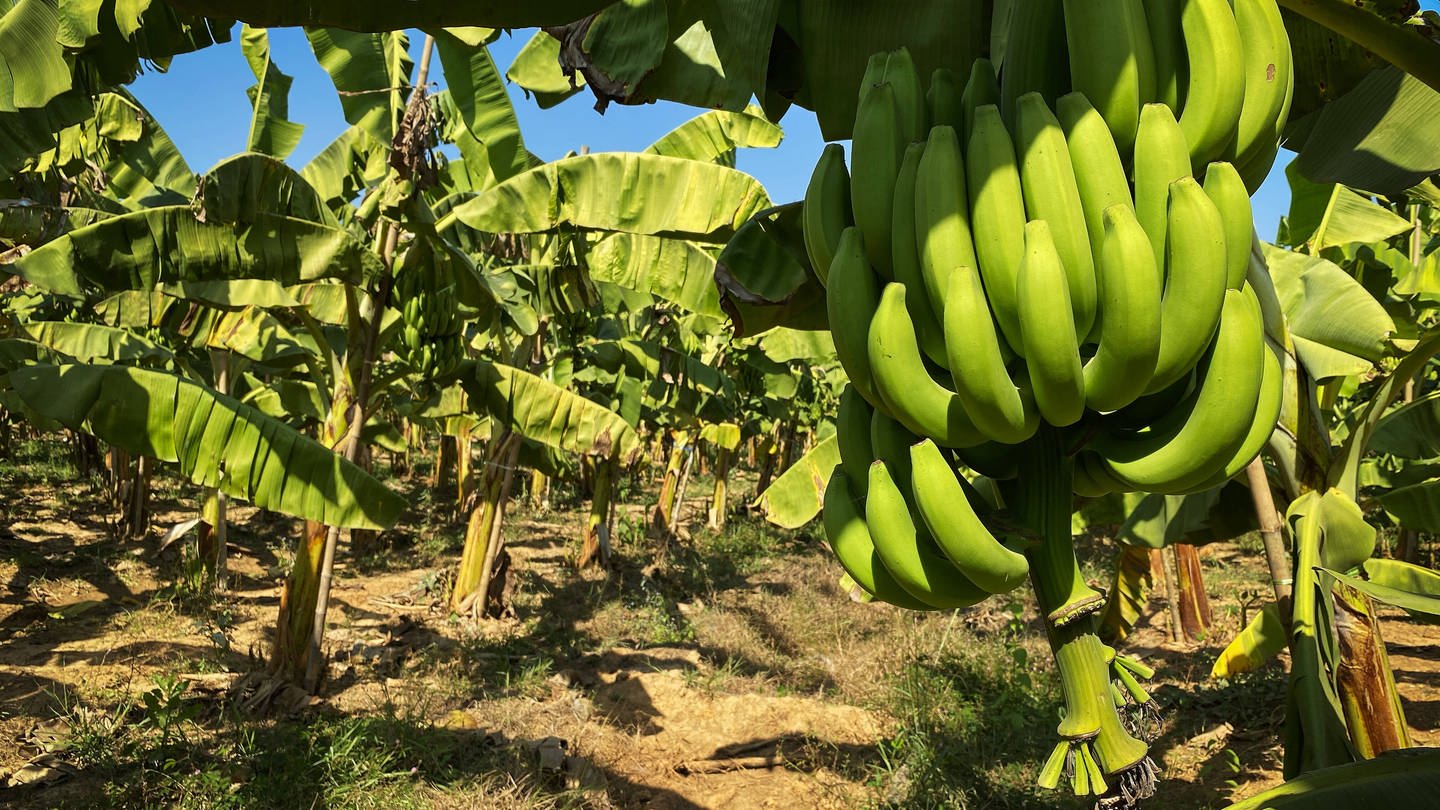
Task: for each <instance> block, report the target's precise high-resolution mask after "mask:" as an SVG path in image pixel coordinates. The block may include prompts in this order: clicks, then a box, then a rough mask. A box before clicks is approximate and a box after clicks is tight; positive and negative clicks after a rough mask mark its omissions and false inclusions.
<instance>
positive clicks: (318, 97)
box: [132, 0, 1440, 239]
mask: <svg viewBox="0 0 1440 810" xmlns="http://www.w3.org/2000/svg"><path fill="white" fill-rule="evenodd" d="M1421 5H1422V6H1423V7H1425V8H1429V9H1440V0H1424V2H1422V3H1421ZM529 35H530V32H528V31H523V32H517V33H515V34H506V35H502V36H501V38H500V40H499V41H498V42H496V43H495V44H493V45H492V46H491V53H492V55H493V56H494V58H495V61H496V64H497V65H498V66H499V67H500V69H501V71H502V72H503V71H504V70H505V68H506V67H508V66H509V64H510V62H511V61H512V60H513V59H514V57H515V54H516V53H517V52H518V51H519V50H520V48H521V46H523V45H524V44H525V42H526V40H527V39H528V38H529ZM238 40H239V29H238V27H237V28H236V30H235V41H232V42H230V43H228V44H225V45H218V46H214V47H211V48H207V49H205V50H202V51H199V52H197V53H193V54H186V55H183V56H179V57H176V58H175V61H174V64H173V65H172V69H171V70H170V72H168V73H147V74H145V75H144V76H141V77H140V78H139V79H138V80H137V81H136V82H135V83H134V85H133V86H132V90H133V91H134V93H135V95H136V96H137V97H138V98H139V99H140V101H141V102H142V103H143V104H144V105H145V106H146V107H148V108H149V109H150V111H151V112H152V113H153V114H154V115H155V117H156V118H157V119H159V121H160V123H161V125H162V126H164V127H165V129H166V131H167V132H168V133H169V134H170V137H171V138H172V139H174V141H175V143H176V144H177V145H178V146H179V148H180V150H181V152H182V153H183V154H184V155H185V157H186V159H187V160H188V161H189V162H190V165H191V168H193V169H195V170H197V171H200V170H204V169H205V168H208V167H209V166H211V165H213V164H215V163H216V162H217V161H219V160H220V159H222V158H225V157H228V156H229V155H232V154H235V153H236V152H240V151H242V150H243V149H244V148H245V138H246V134H247V131H248V125H249V120H250V103H249V99H248V98H247V97H246V95H245V89H246V88H247V87H249V86H250V85H252V84H254V83H255V78H254V76H253V74H251V72H250V69H249V66H248V65H247V64H246V62H245V59H244V57H243V56H242V55H241V53H240V45H239V42H238ZM420 41H421V36H420V35H418V34H416V35H414V36H412V41H411V52H412V54H414V55H415V56H417V57H418V51H419V48H420ZM270 43H271V50H272V56H273V59H274V60H275V63H276V64H277V65H278V66H279V67H280V69H281V70H283V71H284V72H286V73H288V74H290V75H291V76H293V77H294V79H295V81H294V85H293V86H292V87H291V90H290V118H291V120H294V121H298V122H300V123H303V124H304V125H305V133H304V136H303V137H302V138H301V141H300V145H299V147H298V148H297V149H296V150H295V152H294V153H293V154H292V155H291V156H290V158H289V160H290V162H291V164H292V165H295V166H303V165H304V164H305V163H306V162H307V161H308V160H309V159H310V158H311V157H312V156H314V155H315V154H316V153H317V152H319V151H320V150H321V149H324V148H325V146H326V145H328V144H329V143H330V141H331V140H333V139H334V138H335V137H336V136H337V135H339V134H340V133H341V132H342V131H343V130H344V129H345V127H346V126H347V124H346V122H345V119H344V116H343V115H342V114H341V111H340V102H339V100H338V97H337V96H336V95H335V89H334V86H333V85H332V84H331V83H330V77H329V76H328V75H326V73H325V71H324V70H323V69H321V67H320V66H319V64H317V63H316V61H315V57H314V55H313V54H312V52H311V51H310V46H309V43H308V42H307V41H306V39H305V35H304V32H303V31H301V30H300V29H298V28H283V29H273V30H271V31H270ZM435 67H436V68H437V70H435V71H434V73H439V71H438V67H439V61H438V60H436V62H435ZM509 90H510V95H511V99H512V101H513V103H514V105H515V109H516V114H517V115H518V116H519V119H520V129H521V133H522V134H523V136H524V138H525V144H526V146H527V147H528V148H529V149H530V151H531V152H534V153H535V154H536V155H539V156H540V157H541V158H542V159H544V160H554V159H556V158H559V157H561V156H562V155H564V154H565V153H566V152H568V151H570V150H579V148H580V147H581V146H588V147H590V149H591V150H592V151H597V152H598V151H609V150H638V149H643V148H644V147H646V146H648V145H649V144H650V143H652V142H654V141H655V140H656V139H658V138H659V137H660V136H662V135H664V134H665V133H666V132H668V131H670V130H671V129H673V128H674V127H676V126H678V125H679V124H681V123H682V122H684V121H686V120H688V119H689V118H691V117H693V116H695V115H697V114H698V113H699V112H700V110H698V109H696V108H693V107H684V106H681V105H678V104H671V103H659V104H647V105H642V106H638V107H624V106H620V105H613V104H612V105H611V106H610V108H609V110H608V111H607V112H606V114H605V115H603V116H602V115H600V114H599V113H597V112H595V110H594V109H593V103H594V97H593V96H592V95H591V94H590V92H589V91H582V92H581V93H580V94H578V95H576V96H574V97H572V98H571V99H569V100H568V101H566V102H564V103H562V104H560V105H558V106H556V107H553V108H551V109H549V110H541V109H540V108H539V107H538V106H537V105H536V104H535V103H534V102H533V101H531V100H529V99H526V98H525V95H524V93H523V92H522V91H521V90H520V88H519V87H516V86H514V85H511V86H510V88H509ZM781 126H782V127H783V128H784V130H785V139H784V141H783V142H782V143H781V145H780V146H779V148H777V149H748V150H742V151H741V153H740V155H739V158H738V161H737V162H738V167H739V168H740V169H742V170H744V171H746V172H749V173H750V174H752V175H754V176H755V177H756V178H758V179H759V180H760V181H761V182H762V183H763V184H764V185H765V187H766V189H767V190H768V191H769V192H770V196H771V198H772V199H774V200H776V201H777V202H788V201H791V200H798V199H800V198H801V197H802V196H803V195H804V191H805V184H806V182H807V181H808V179H809V176H810V170H811V168H812V167H813V166H814V164H815V159H816V158H817V156H818V155H819V153H820V148H821V146H822V145H823V142H822V141H821V138H820V130H819V128H818V127H817V126H816V123H815V116H814V115H813V114H812V113H810V112H809V111H808V110H803V109H800V108H798V107H795V108H792V109H791V111H790V112H789V113H788V114H787V115H786V116H785V118H784V120H783V121H781ZM1292 157H1293V155H1292V153H1290V152H1287V151H1284V150H1282V151H1281V153H1280V159H1279V160H1277V161H1276V166H1275V169H1274V171H1272V172H1271V175H1270V178H1269V179H1268V180H1267V181H1266V182H1265V185H1264V186H1263V187H1261V189H1260V190H1259V191H1258V192H1257V193H1256V195H1255V200H1254V205H1255V222H1256V227H1257V229H1258V231H1259V233H1260V235H1261V237H1262V238H1265V239H1272V238H1274V236H1275V229H1276V226H1277V224H1278V223H1279V220H1280V217H1281V216H1282V215H1283V214H1284V213H1285V211H1286V210H1287V209H1288V207H1289V199H1290V193H1289V188H1288V186H1287V185H1286V183H1285V177H1284V167H1285V165H1286V164H1287V163H1288V162H1289V160H1290V158H1292Z"/></svg>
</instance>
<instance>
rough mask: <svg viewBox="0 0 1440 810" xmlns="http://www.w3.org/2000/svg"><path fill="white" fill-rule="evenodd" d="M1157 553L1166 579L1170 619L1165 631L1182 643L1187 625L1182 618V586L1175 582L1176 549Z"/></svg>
mask: <svg viewBox="0 0 1440 810" xmlns="http://www.w3.org/2000/svg"><path fill="white" fill-rule="evenodd" d="M1156 553H1158V554H1159V555H1160V565H1159V570H1160V572H1161V573H1162V575H1163V576H1164V578H1165V605H1166V608H1165V609H1166V611H1168V612H1167V616H1168V617H1169V621H1168V622H1166V625H1165V629H1166V631H1167V635H1169V637H1170V640H1171V641H1180V640H1181V639H1183V638H1185V629H1184V628H1185V623H1184V620H1183V619H1182V618H1181V617H1180V585H1179V583H1178V582H1176V581H1175V570H1176V565H1175V547H1174V546H1166V547H1165V548H1162V549H1160V550H1158V551H1157V552H1156Z"/></svg>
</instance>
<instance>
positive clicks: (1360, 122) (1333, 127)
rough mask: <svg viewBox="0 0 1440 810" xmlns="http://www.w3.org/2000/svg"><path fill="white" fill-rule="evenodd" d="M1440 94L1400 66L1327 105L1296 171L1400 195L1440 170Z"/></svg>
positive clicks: (1323, 180) (1317, 179)
mask: <svg viewBox="0 0 1440 810" xmlns="http://www.w3.org/2000/svg"><path fill="white" fill-rule="evenodd" d="M1435 143H1440V92H1436V91H1435V90H1434V89H1433V88H1431V87H1430V86H1428V85H1426V84H1425V83H1424V82H1422V81H1420V80H1419V79H1416V78H1415V77H1413V76H1410V75H1409V74H1407V73H1405V71H1403V70H1400V69H1399V68H1397V67H1387V68H1383V69H1381V70H1377V71H1375V72H1373V73H1371V74H1370V75H1368V76H1366V77H1365V78H1364V79H1363V80H1361V82H1360V84H1359V85H1358V86H1356V87H1355V89H1353V90H1351V91H1350V92H1348V93H1346V94H1345V95H1343V96H1341V97H1340V98H1338V99H1336V100H1335V101H1334V102H1331V103H1330V104H1327V105H1325V107H1324V108H1323V109H1321V110H1320V114H1319V118H1318V120H1317V121H1316V122H1315V127H1314V129H1313V130H1312V131H1311V133H1310V137H1309V138H1308V139H1307V140H1306V141H1305V147H1304V148H1303V149H1301V150H1300V155H1299V157H1297V158H1296V159H1295V166H1296V169H1297V170H1298V171H1299V172H1301V173H1302V174H1304V175H1305V176H1306V177H1307V178H1309V179H1310V180H1312V181H1314V182H1317V183H1343V184H1344V185H1347V186H1351V187H1353V188H1359V189H1365V190H1368V191H1372V192H1375V193H1377V194H1389V195H1393V194H1397V193H1399V192H1401V191H1404V190H1405V189H1407V188H1410V187H1411V186H1413V185H1415V184H1416V183H1418V182H1420V181H1421V180H1424V179H1425V178H1426V177H1428V176H1430V175H1432V174H1434V173H1436V172H1437V171H1440V154H1437V153H1436V151H1435V150H1434V149H1433V148H1430V145H1433V144H1435Z"/></svg>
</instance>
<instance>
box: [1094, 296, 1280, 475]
mask: <svg viewBox="0 0 1440 810" xmlns="http://www.w3.org/2000/svg"><path fill="white" fill-rule="evenodd" d="M1267 351H1268V350H1267V349H1266V348H1265V343H1264V332H1263V326H1262V324H1261V321H1260V305H1259V302H1258V301H1256V300H1255V296H1254V294H1253V293H1251V294H1248V295H1247V294H1246V292H1245V291H1242V290H1226V291H1225V302H1224V312H1223V314H1222V316H1221V319H1220V328H1219V331H1218V332H1217V334H1216V337H1215V341H1214V346H1213V348H1212V349H1211V351H1210V354H1209V357H1208V359H1207V360H1206V361H1205V363H1204V367H1203V369H1202V371H1201V378H1200V384H1199V386H1198V387H1197V388H1196V391H1195V394H1194V395H1193V396H1192V397H1191V398H1190V399H1189V400H1188V401H1187V402H1186V403H1185V404H1184V405H1182V406H1181V407H1180V408H1179V409H1178V410H1176V411H1175V412H1173V413H1171V414H1169V415H1167V416H1166V417H1164V418H1162V419H1161V420H1159V421H1157V422H1156V423H1155V424H1154V425H1152V426H1151V427H1150V428H1149V429H1147V430H1144V431H1140V432H1137V433H1111V432H1102V433H1100V434H1099V435H1097V436H1096V438H1095V439H1094V441H1092V442H1091V444H1090V447H1091V448H1093V449H1094V450H1095V451H1096V452H1098V453H1099V454H1100V455H1101V456H1102V457H1104V460H1105V464H1104V466H1105V469H1107V470H1108V471H1109V472H1110V473H1112V474H1113V475H1114V476H1115V477H1116V478H1117V479H1118V480H1120V481H1122V482H1124V483H1125V484H1126V485H1128V486H1131V487H1132V488H1135V489H1142V490H1145V491H1147V492H1161V493H1166V494H1176V493H1181V492H1186V491H1189V490H1192V489H1194V488H1195V487H1196V486H1198V485H1201V484H1203V483H1205V482H1206V481H1207V480H1208V479H1210V478H1211V477H1212V476H1213V475H1214V474H1215V473H1216V472H1217V471H1219V470H1223V469H1224V468H1225V465H1226V464H1227V463H1228V462H1230V461H1231V460H1232V457H1233V456H1234V454H1235V453H1236V451H1237V450H1238V449H1239V448H1240V444H1241V443H1242V442H1243V441H1244V440H1245V438H1246V436H1247V434H1248V433H1249V432H1250V428H1251V423H1252V421H1253V415H1254V413H1255V410H1256V404H1257V403H1258V401H1259V398H1260V392H1261V384H1262V382H1263V378H1264V373H1265V372H1264V356H1263V355H1264V354H1265V353H1266V352H1267Z"/></svg>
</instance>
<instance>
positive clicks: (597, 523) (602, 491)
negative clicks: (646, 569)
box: [577, 456, 618, 568]
mask: <svg viewBox="0 0 1440 810" xmlns="http://www.w3.org/2000/svg"><path fill="white" fill-rule="evenodd" d="M617 463H618V462H617V460H616V459H615V457H614V456H611V457H609V458H605V459H602V460H600V461H598V462H596V463H595V477H594V494H593V495H592V496H591V499H590V518H589V520H587V521H586V523H585V537H584V540H583V543H582V545H581V547H580V559H579V560H578V561H577V565H578V566H579V567H580V568H587V567H589V566H592V565H598V566H600V567H601V568H606V567H608V566H609V565H610V531H611V527H612V525H613V524H612V522H611V510H610V501H611V496H612V494H613V492H614V487H615V466H616V464H617Z"/></svg>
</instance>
